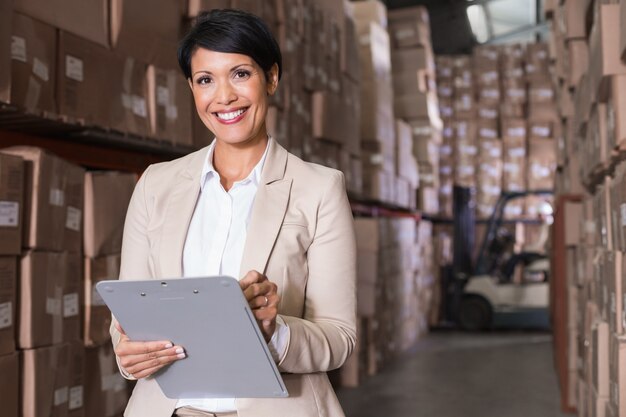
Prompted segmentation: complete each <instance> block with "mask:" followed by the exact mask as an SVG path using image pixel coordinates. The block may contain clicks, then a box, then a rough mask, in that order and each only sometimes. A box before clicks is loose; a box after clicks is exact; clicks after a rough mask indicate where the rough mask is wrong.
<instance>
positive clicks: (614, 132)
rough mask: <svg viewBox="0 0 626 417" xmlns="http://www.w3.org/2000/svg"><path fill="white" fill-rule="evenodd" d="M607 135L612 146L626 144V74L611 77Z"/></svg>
mask: <svg viewBox="0 0 626 417" xmlns="http://www.w3.org/2000/svg"><path fill="white" fill-rule="evenodd" d="M606 125H607V136H608V140H609V143H610V144H611V146H612V147H615V146H619V147H625V146H626V75H614V76H612V77H611V93H610V95H609V97H608V102H607V123H606Z"/></svg>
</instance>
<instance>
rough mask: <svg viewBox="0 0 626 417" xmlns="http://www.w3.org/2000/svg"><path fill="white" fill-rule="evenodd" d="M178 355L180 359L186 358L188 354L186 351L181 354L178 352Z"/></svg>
mask: <svg viewBox="0 0 626 417" xmlns="http://www.w3.org/2000/svg"><path fill="white" fill-rule="evenodd" d="M176 356H178V359H184V358H185V356H187V355H185V354H184V353H179V354H178V355H176Z"/></svg>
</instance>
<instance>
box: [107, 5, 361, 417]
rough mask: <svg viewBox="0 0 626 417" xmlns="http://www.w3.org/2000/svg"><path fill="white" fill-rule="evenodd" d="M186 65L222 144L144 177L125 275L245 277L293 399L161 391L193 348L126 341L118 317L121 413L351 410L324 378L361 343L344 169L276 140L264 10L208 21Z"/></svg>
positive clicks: (135, 200) (190, 41) (254, 415)
mask: <svg viewBox="0 0 626 417" xmlns="http://www.w3.org/2000/svg"><path fill="white" fill-rule="evenodd" d="M178 59H179V64H180V67H181V69H182V71H183V73H184V75H185V77H186V78H187V80H188V82H189V87H190V88H191V91H192V93H193V97H194V101H195V105H196V110H197V112H198V115H199V116H200V118H201V120H202V122H203V123H204V125H205V126H206V127H207V129H208V130H210V131H211V132H213V133H214V134H215V139H214V141H213V142H212V143H211V145H210V146H208V147H206V148H204V149H201V150H199V151H197V152H195V153H192V154H190V155H188V156H185V157H183V158H180V159H178V160H175V161H171V162H167V163H162V164H157V165H153V166H150V167H149V168H148V169H147V170H146V171H145V172H144V174H143V176H142V178H141V179H140V181H139V182H138V184H137V187H136V189H135V192H134V194H133V197H132V200H131V203H130V206H129V208H128V213H127V216H126V224H125V228H124V240H123V246H122V265H121V270H120V279H162V278H172V277H198V276H210V275H227V276H232V277H235V278H238V279H239V283H240V286H241V289H242V291H243V293H244V295H245V296H246V298H247V300H248V303H249V305H250V308H251V309H252V311H253V313H254V315H255V318H256V319H257V322H258V324H259V328H260V329H261V332H262V333H263V335H264V337H265V340H266V342H267V343H268V347H269V350H270V352H271V353H272V356H273V359H274V360H275V361H276V363H277V366H278V369H279V370H280V371H281V373H283V380H284V382H285V385H286V387H287V390H288V391H289V394H290V396H289V398H280V399H274V398H272V399H252V398H218V399H207V398H175V399H170V398H167V397H165V396H164V395H163V393H162V392H161V390H160V388H159V386H158V384H157V383H156V381H155V379H154V378H153V377H152V375H153V374H154V373H155V372H157V371H159V372H167V369H168V368H167V366H168V365H169V364H170V363H172V362H174V361H177V360H185V358H186V352H185V347H184V346H179V345H177V344H176V343H177V342H176V341H175V340H173V341H170V340H161V341H133V340H130V338H129V337H128V336H127V335H126V334H125V333H124V331H123V329H122V327H120V325H119V324H118V323H117V322H116V321H115V320H113V325H112V327H111V335H112V339H113V345H114V347H115V353H116V356H117V359H118V364H119V367H120V372H121V373H122V375H124V376H125V377H126V378H129V379H137V380H138V382H137V385H136V387H135V390H134V392H133V395H132V398H131V400H130V402H129V404H128V407H127V409H126V413H125V415H126V416H127V417H144V416H150V417H170V416H172V415H177V416H214V415H217V414H216V413H219V415H220V416H239V417H293V416H299V417H319V416H333V417H335V416H337V417H340V416H343V411H342V409H341V406H340V405H339V402H338V401H337V397H336V396H335V393H334V392H333V389H332V387H331V385H330V383H329V381H328V378H327V376H326V371H329V370H332V369H336V368H338V367H340V366H341V365H342V364H343V363H344V362H345V360H346V359H347V358H348V356H349V355H350V353H351V352H352V350H353V348H354V345H355V342H356V308H355V302H356V294H355V277H356V248H355V239H354V229H353V221H352V214H351V210H350V205H349V203H348V199H347V196H346V191H345V186H344V178H343V174H341V172H339V171H336V170H333V169H330V168H326V167H322V166H319V165H315V164H311V163H307V162H304V161H302V160H300V159H299V158H297V157H295V156H294V155H292V154H290V153H288V152H287V151H286V150H285V149H284V148H282V147H281V146H280V145H279V144H278V143H277V142H275V141H274V140H273V139H272V138H271V137H269V136H268V134H267V129H266V125H265V118H266V116H267V112H268V100H269V98H270V97H271V96H272V95H273V94H274V93H275V92H276V89H277V88H278V84H279V81H280V77H281V72H282V58H281V53H280V49H279V47H278V44H277V43H276V40H275V39H274V38H273V37H272V35H271V33H270V31H269V30H268V29H267V26H266V25H265V23H263V21H261V20H260V19H259V18H258V17H256V16H254V15H252V14H249V13H245V12H241V11H235V10H213V11H211V12H209V13H205V14H202V15H200V16H199V17H198V19H197V21H196V23H195V24H194V26H193V27H192V28H191V30H190V32H189V33H188V34H187V35H186V36H185V38H184V39H183V40H182V41H181V43H180V47H179V51H178ZM208 130H207V134H209V132H208ZM293 225H297V226H299V227H291V226H293ZM189 331H196V330H195V327H194V318H193V317H190V318H189ZM215 337H220V335H215ZM245 371H246V370H245V369H242V370H241V372H245ZM210 377H212V376H211V375H207V378H210Z"/></svg>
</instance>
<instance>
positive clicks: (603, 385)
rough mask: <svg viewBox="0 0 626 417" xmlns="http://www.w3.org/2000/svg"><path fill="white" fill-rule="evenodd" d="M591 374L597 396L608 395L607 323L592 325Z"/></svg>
mask: <svg viewBox="0 0 626 417" xmlns="http://www.w3.org/2000/svg"><path fill="white" fill-rule="evenodd" d="M591 343H592V347H591V349H592V376H593V379H592V380H593V387H594V389H595V391H596V392H597V394H598V396H600V397H605V398H607V397H608V396H609V325H608V324H607V323H606V322H596V323H594V325H593V326H592V337H591Z"/></svg>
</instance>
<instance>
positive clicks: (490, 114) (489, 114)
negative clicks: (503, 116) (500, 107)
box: [479, 108, 498, 119]
mask: <svg viewBox="0 0 626 417" xmlns="http://www.w3.org/2000/svg"><path fill="white" fill-rule="evenodd" d="M479 113H480V117H482V118H483V119H495V118H497V117H498V111H497V110H494V109H484V108H483V109H480V111H479Z"/></svg>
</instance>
